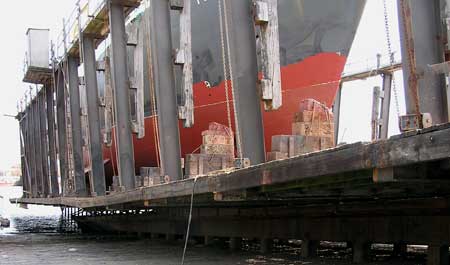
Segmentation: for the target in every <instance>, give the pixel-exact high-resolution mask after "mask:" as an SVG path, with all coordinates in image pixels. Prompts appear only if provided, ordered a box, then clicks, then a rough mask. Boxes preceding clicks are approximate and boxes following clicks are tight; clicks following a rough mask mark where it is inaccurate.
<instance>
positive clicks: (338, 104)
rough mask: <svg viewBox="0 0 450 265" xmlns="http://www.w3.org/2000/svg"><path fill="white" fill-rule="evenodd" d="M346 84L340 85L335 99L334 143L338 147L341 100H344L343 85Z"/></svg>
mask: <svg viewBox="0 0 450 265" xmlns="http://www.w3.org/2000/svg"><path fill="white" fill-rule="evenodd" d="M343 84H344V83H342V82H340V83H339V88H338V91H337V93H336V97H335V98H334V104H333V117H334V143H335V144H336V145H337V144H338V141H339V123H340V118H341V116H340V115H341V98H342V85H343Z"/></svg>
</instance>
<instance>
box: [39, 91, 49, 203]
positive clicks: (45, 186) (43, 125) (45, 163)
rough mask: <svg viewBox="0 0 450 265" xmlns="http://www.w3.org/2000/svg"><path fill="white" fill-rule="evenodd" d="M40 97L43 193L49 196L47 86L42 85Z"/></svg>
mask: <svg viewBox="0 0 450 265" xmlns="http://www.w3.org/2000/svg"><path fill="white" fill-rule="evenodd" d="M38 98H39V101H38V103H39V105H38V108H39V111H38V113H39V116H40V119H39V122H40V129H41V142H40V145H41V156H42V158H41V161H42V185H43V189H42V190H43V194H44V196H45V197H47V196H48V195H49V194H50V179H49V170H48V138H47V135H48V133H47V124H46V123H47V119H46V117H47V115H46V113H45V86H44V87H42V89H41V91H40V92H39V94H38Z"/></svg>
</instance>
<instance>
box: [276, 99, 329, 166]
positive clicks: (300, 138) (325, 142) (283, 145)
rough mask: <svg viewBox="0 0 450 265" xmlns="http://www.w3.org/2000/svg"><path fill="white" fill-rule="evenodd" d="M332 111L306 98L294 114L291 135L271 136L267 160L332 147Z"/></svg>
mask: <svg viewBox="0 0 450 265" xmlns="http://www.w3.org/2000/svg"><path fill="white" fill-rule="evenodd" d="M333 120H334V119H333V113H332V112H331V110H330V109H329V108H327V107H326V106H325V105H323V104H322V103H320V102H318V101H316V100H314V99H306V100H303V101H302V102H301V103H300V110H299V112H297V113H295V114H294V119H293V122H292V135H274V136H272V151H271V152H268V153H267V160H268V161H272V160H279V159H286V158H289V157H293V156H297V155H301V154H306V153H311V152H315V151H320V150H323V149H328V148H332V147H334V146H335V143H334V122H333Z"/></svg>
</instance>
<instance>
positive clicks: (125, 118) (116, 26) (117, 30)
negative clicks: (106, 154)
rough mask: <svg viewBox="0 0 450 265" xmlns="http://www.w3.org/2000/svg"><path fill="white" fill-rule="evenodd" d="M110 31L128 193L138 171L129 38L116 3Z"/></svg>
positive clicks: (111, 5) (119, 145)
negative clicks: (131, 108)
mask: <svg viewBox="0 0 450 265" xmlns="http://www.w3.org/2000/svg"><path fill="white" fill-rule="evenodd" d="M109 27H110V31H111V74H112V85H113V88H114V104H115V117H116V133H115V136H116V139H117V153H118V157H117V160H118V167H119V177H120V182H121V185H122V186H124V187H125V189H126V190H130V189H133V188H134V186H135V170H134V149H133V135H132V130H131V114H130V93H129V90H130V81H129V79H128V69H127V39H126V36H127V34H126V32H125V15H124V12H123V6H122V5H120V4H118V3H115V2H114V1H109ZM165 89H168V88H165Z"/></svg>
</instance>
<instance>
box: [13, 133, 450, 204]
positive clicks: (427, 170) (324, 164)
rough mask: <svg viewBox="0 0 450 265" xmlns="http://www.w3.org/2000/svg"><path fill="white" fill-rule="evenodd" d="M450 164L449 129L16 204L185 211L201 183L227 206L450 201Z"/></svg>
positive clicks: (206, 195) (201, 191) (210, 199)
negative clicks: (379, 175)
mask: <svg viewBox="0 0 450 265" xmlns="http://www.w3.org/2000/svg"><path fill="white" fill-rule="evenodd" d="M448 158H450V125H449V124H446V125H441V126H436V127H432V128H428V129H424V130H420V131H416V132H411V133H406V134H403V135H399V136H394V137H392V138H390V139H389V140H382V141H377V142H374V143H355V144H349V145H343V146H340V147H337V148H334V149H329V150H325V151H321V152H316V153H310V154H307V155H302V156H298V157H294V158H289V159H285V160H279V161H272V162H268V163H264V164H260V165H256V166H252V167H248V168H244V169H239V170H235V171H231V172H223V173H220V172H218V173H216V174H212V175H207V176H201V177H198V178H196V179H185V180H182V181H175V182H171V183H167V184H162V185H157V186H152V187H142V188H138V189H134V190H131V191H125V192H118V193H114V194H110V195H105V196H97V197H86V198H73V197H56V198H19V199H15V200H12V201H13V202H19V203H24V204H42V205H54V206H66V207H77V208H83V209H91V208H97V209H102V208H103V209H105V208H108V209H114V208H119V209H140V208H147V207H151V206H169V205H177V204H178V202H180V203H181V204H185V202H186V200H182V199H181V200H180V198H185V199H186V198H188V197H189V196H190V195H191V193H192V191H193V186H194V182H195V190H194V193H195V195H196V196H198V197H199V198H200V197H201V202H202V203H203V204H208V203H215V202H224V201H228V202H230V201H232V202H239V203H244V204H247V203H264V202H268V203H273V201H272V200H271V196H273V198H276V199H277V200H282V199H287V198H291V199H292V198H294V199H301V200H305V201H308V200H317V199H319V198H320V199H322V200H329V201H333V200H336V198H342V199H349V198H353V199H360V200H363V199H368V198H373V197H383V196H385V197H396V198H405V199H407V198H411V197H423V196H434V195H436V194H450V185H449V184H450V182H448V180H447V179H446V176H447V173H448V169H450V164H449V161H448ZM446 165H448V166H449V167H447V166H446ZM386 168H390V169H392V170H393V175H392V176H391V178H390V179H385V180H384V181H378V182H377V181H376V180H374V177H373V176H374V174H373V172H374V170H376V169H386ZM417 168H420V170H417ZM407 190H415V192H414V193H412V192H406V191H407ZM236 191H237V193H236ZM236 194H238V196H236ZM263 194H265V195H264V196H262V195H263ZM283 197H286V198H283ZM264 198H266V199H264Z"/></svg>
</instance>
